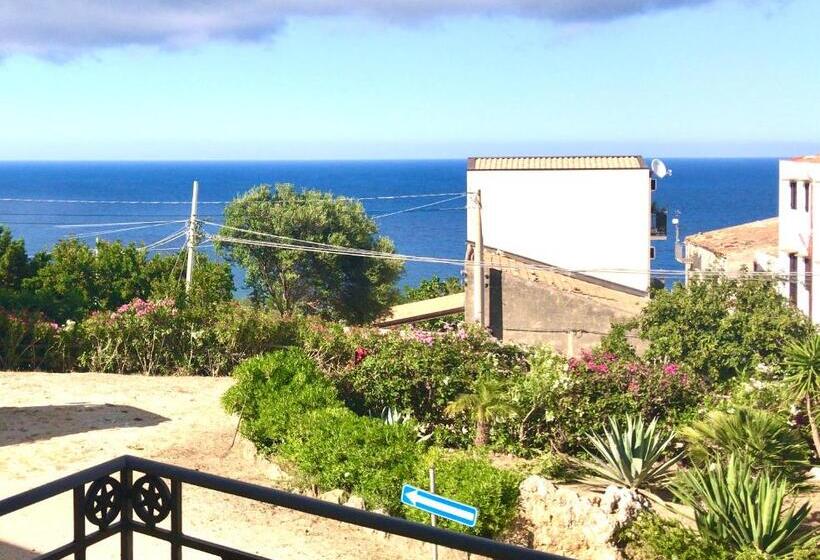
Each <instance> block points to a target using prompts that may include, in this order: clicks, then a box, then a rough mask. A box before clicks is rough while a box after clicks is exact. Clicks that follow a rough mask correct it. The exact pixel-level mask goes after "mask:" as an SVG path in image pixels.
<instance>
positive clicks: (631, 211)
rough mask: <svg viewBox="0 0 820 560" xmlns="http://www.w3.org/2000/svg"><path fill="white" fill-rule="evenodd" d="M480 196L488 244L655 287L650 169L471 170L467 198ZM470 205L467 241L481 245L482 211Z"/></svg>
mask: <svg viewBox="0 0 820 560" xmlns="http://www.w3.org/2000/svg"><path fill="white" fill-rule="evenodd" d="M478 189H480V190H481V201H482V224H483V228H482V230H483V234H484V244H485V245H487V246H489V247H493V248H496V249H501V250H503V251H507V252H509V253H515V254H517V255H520V256H523V257H526V258H529V259H533V260H536V261H541V262H544V263H547V264H550V265H555V266H558V267H561V268H564V269H568V270H578V271H581V270H588V271H589V272H585V274H587V275H589V276H594V277H597V278H600V279H603V280H608V281H610V282H614V283H617V284H621V285H624V286H628V287H630V288H634V289H637V290H646V289H647V288H648V286H649V268H650V259H649V247H650V231H649V230H650V227H651V216H650V207H651V191H650V185H649V170H648V169H624V170H614V169H607V170H556V171H541V170H537V171H517V170H516V171H507V170H505V171H468V172H467V192H468V193H472V192H475V191H476V190H478ZM468 199H469V196H468ZM468 206H469V210H468V220H467V223H468V227H467V239H468V240H469V241H474V240H475V236H474V232H473V222H474V220H473V212H475V210H474V208H473V207H472V205H468ZM613 269H620V270H627V271H631V272H623V273H621V272H615V271H614V270H613ZM603 270H608V271H607V272H605V271H603Z"/></svg>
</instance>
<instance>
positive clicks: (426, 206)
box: [373, 194, 467, 220]
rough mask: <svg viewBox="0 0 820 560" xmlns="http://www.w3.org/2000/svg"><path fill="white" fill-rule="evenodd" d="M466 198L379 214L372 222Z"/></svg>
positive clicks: (454, 198)
mask: <svg viewBox="0 0 820 560" xmlns="http://www.w3.org/2000/svg"><path fill="white" fill-rule="evenodd" d="M465 196H467V195H466V194H460V195H458V196H454V197H452V198H446V199H444V200H437V201H435V202H430V203H428V204H422V205H421V206H414V207H412V208H405V209H404V210H396V211H395V212H388V213H387V214H380V215H378V216H373V219H374V220H378V219H379V218H387V217H389V216H395V215H397V214H404V213H405V212H414V211H416V210H421V209H422V208H429V207H430V206H436V205H438V204H446V203H447V202H452V201H454V200H457V199H459V198H464V197H465Z"/></svg>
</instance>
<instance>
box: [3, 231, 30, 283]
mask: <svg viewBox="0 0 820 560" xmlns="http://www.w3.org/2000/svg"><path fill="white" fill-rule="evenodd" d="M27 275H28V256H27V255H26V245H25V243H24V242H23V240H22V239H12V237H11V230H9V229H8V228H7V227H5V226H0V289H6V290H16V289H18V288H19V287H20V283H21V282H22V281H23V278H25V277H26V276H27Z"/></svg>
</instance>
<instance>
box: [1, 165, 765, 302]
mask: <svg viewBox="0 0 820 560" xmlns="http://www.w3.org/2000/svg"><path fill="white" fill-rule="evenodd" d="M664 161H665V162H666V163H667V165H668V166H669V167H670V168H671V169H672V171H673V173H672V176H671V177H667V178H665V179H663V180H661V181H659V186H658V190H657V191H656V192H655V201H656V202H657V203H658V204H659V205H660V206H662V207H666V208H668V210H669V212H670V226H669V230H670V235H669V239H668V240H667V241H657V242H655V247H656V254H657V256H656V259H655V261H654V262H653V268H657V269H681V265H680V264H678V263H677V262H676V261H675V259H674V253H673V244H674V230H673V228H672V226H671V217H673V216H675V215H679V217H680V221H681V236H682V237H683V236H685V235H689V234H691V233H696V232H699V231H705V230H709V229H714V228H719V227H725V226H729V225H733V224H738V223H742V222H746V221H750V220H758V219H763V218H767V217H771V216H774V215H775V214H776V213H777V178H778V160H777V159H776V158H760V159H675V158H668V159H665V160H664ZM465 168H466V161H465V160H430V161H412V160H399V161H384V160H379V161H311V162H305V161H294V162H278V161H274V162H244V161H243V162H0V198H29V199H57V200H63V199H72V200H77V199H79V200H106V201H179V202H186V204H178V205H170V204H126V203H114V204H91V203H61V202H5V201H0V223H3V224H6V225H7V226H9V227H10V228H11V230H12V231H13V233H14V235H15V236H18V237H22V238H23V239H25V242H26V248H27V249H28V251H29V253H30V254H32V253H34V252H35V251H40V250H44V249H48V248H49V247H51V246H52V245H53V244H54V243H55V242H56V241H57V240H59V239H60V238H61V237H65V236H68V235H75V234H85V235H88V236H89V237H87V238H86V239H87V240H88V241H89V242H90V243H93V240H94V237H96V236H97V232H109V233H101V234H99V236H100V237H102V238H105V239H121V240H123V241H136V242H140V243H142V242H144V243H146V244H148V243H151V242H154V241H156V240H159V239H161V238H162V237H164V236H166V235H168V234H170V233H173V232H174V231H176V230H177V229H179V228H181V227H182V224H181V223H180V224H172V225H164V226H151V227H146V228H142V229H136V230H129V231H119V232H116V231H113V230H117V229H122V228H126V227H132V226H129V225H122V226H119V225H104V224H120V223H127V222H138V221H160V220H185V219H186V218H187V216H188V214H189V212H190V208H189V206H188V205H187V202H188V201H190V198H191V183H192V181H193V180H194V179H196V180H198V181H199V183H200V196H199V198H200V201H202V202H206V203H207V202H223V201H226V200H230V199H231V198H233V197H234V196H236V195H237V194H239V193H242V192H244V191H245V190H247V189H249V188H250V187H252V186H254V185H258V184H260V183H267V184H274V183H285V182H287V183H293V184H295V185H297V186H298V187H304V188H317V189H321V190H326V191H331V192H333V193H335V194H337V195H345V196H350V197H357V198H369V197H379V196H395V195H418V194H437V193H450V192H463V191H464V190H465ZM445 198H448V197H441V198H417V199H416V198H397V199H386V200H369V201H366V202H365V208H366V209H367V211H368V212H369V213H370V214H371V215H373V216H379V215H381V214H390V213H393V212H397V211H400V210H409V209H412V208H414V207H417V206H420V205H423V204H428V203H430V202H436V201H441V200H444V199H445ZM223 206H224V205H223V204H221V203H220V204H202V205H201V206H200V210H199V214H200V216H201V217H203V218H204V219H207V220H210V221H213V222H220V221H221V212H222V208H223ZM464 206H465V203H464V199H463V198H462V199H457V200H454V201H450V202H446V203H442V204H438V205H435V206H431V207H428V208H421V209H418V210H412V211H406V212H402V213H398V214H393V215H391V216H385V217H382V218H379V219H378V223H379V225H380V228H381V232H382V233H383V234H384V235H387V236H389V237H391V238H392V239H393V240H394V242H395V244H396V248H397V251H398V252H401V253H405V254H414V255H425V256H436V257H448V258H456V259H460V258H463V256H464V248H465V230H466V210H465V208H464ZM579 219H582V218H581V217H579ZM89 224H91V225H93V224H99V225H96V226H93V227H85V226H87V225H89ZM81 225H82V226H83V227H81ZM600 239H601V243H606V241H607V232H606V231H605V230H601V232H600ZM180 245H181V242H180V241H177V242H176V243H173V244H170V245H167V246H165V248H167V249H174V248H175V247H179V246H180ZM205 250H209V249H205ZM406 270H407V271H406V274H405V276H404V278H403V279H402V283H403V284H416V283H418V281H419V280H421V279H422V278H425V277H428V276H430V275H433V274H437V275H439V276H449V275H458V274H459V272H460V271H459V268H458V267H455V266H450V265H436V264H421V263H411V264H408V265H407V269H406ZM239 278H241V275H239ZM238 284H240V285H238V286H237V287H238V288H239V289H240V290H241V288H242V286H241V280H240V281H239V282H238Z"/></svg>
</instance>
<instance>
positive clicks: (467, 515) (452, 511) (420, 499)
mask: <svg viewBox="0 0 820 560" xmlns="http://www.w3.org/2000/svg"><path fill="white" fill-rule="evenodd" d="M407 499H408V500H409V501H410V503H412V504H413V505H416V504H420V505H423V506H427V507H429V508H435V509H437V510H439V511H442V512H444V513H447V514H449V515H452V516H454V517H458V518H459V519H463V520H464V521H466V522H467V523H472V522H473V521H475V514H474V513H472V512H469V511H464V510H463V509H459V508H456V507H453V506H451V505H448V504H444V503H442V502H439V501H438V500H431V499H430V498H428V497H426V496H422V495H421V494H419V492H418V490H413V491H412V492H408V493H407Z"/></svg>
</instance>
